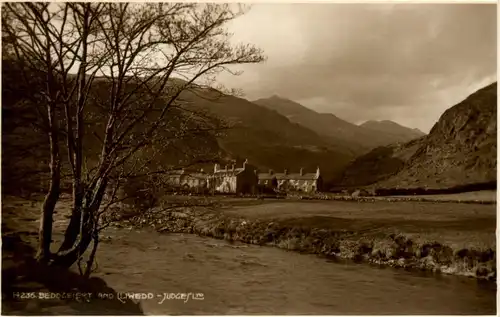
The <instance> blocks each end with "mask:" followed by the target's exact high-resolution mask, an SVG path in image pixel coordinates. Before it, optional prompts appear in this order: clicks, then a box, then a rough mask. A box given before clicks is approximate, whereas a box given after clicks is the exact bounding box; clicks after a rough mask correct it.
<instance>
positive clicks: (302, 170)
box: [300, 168, 304, 176]
mask: <svg viewBox="0 0 500 317" xmlns="http://www.w3.org/2000/svg"><path fill="white" fill-rule="evenodd" d="M303 175H304V169H303V168H301V169H300V176H303Z"/></svg>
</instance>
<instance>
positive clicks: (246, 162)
mask: <svg viewBox="0 0 500 317" xmlns="http://www.w3.org/2000/svg"><path fill="white" fill-rule="evenodd" d="M247 164H248V159H245V162H243V169H246V167H247Z"/></svg>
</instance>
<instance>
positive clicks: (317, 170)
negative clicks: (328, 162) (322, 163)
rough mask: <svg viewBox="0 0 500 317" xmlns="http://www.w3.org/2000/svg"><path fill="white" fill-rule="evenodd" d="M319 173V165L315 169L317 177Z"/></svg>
mask: <svg viewBox="0 0 500 317" xmlns="http://www.w3.org/2000/svg"><path fill="white" fill-rule="evenodd" d="M319 174H320V173H319V166H318V168H317V169H316V177H319Z"/></svg>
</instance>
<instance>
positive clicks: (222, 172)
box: [213, 167, 245, 176]
mask: <svg viewBox="0 0 500 317" xmlns="http://www.w3.org/2000/svg"><path fill="white" fill-rule="evenodd" d="M244 170H245V169H244V168H242V167H238V168H235V169H234V170H233V169H227V170H226V169H223V170H218V171H217V172H214V173H213V175H214V176H232V175H238V174H240V173H242V172H243V171H244Z"/></svg>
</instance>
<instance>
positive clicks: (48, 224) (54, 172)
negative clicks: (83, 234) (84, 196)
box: [36, 132, 61, 262]
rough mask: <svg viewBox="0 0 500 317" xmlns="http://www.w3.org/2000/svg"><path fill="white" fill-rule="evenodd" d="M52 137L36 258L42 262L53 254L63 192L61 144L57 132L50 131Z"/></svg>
mask: <svg viewBox="0 0 500 317" xmlns="http://www.w3.org/2000/svg"><path fill="white" fill-rule="evenodd" d="M49 139H50V187H49V192H48V193H47V195H46V196H45V200H44V202H43V206H42V215H41V217H40V229H39V236H38V252H37V255H36V258H37V260H38V261H40V262H47V261H48V260H49V258H50V256H51V253H50V245H51V243H52V222H53V215H54V209H55V207H56V203H57V201H58V200H59V195H60V192H61V188H60V187H61V161H60V158H59V144H58V137H57V133H55V132H51V133H49Z"/></svg>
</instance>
